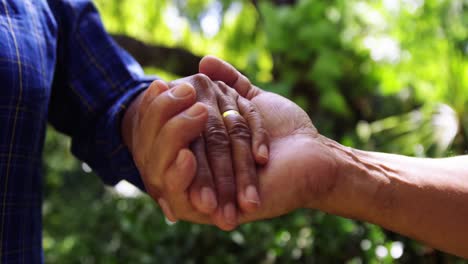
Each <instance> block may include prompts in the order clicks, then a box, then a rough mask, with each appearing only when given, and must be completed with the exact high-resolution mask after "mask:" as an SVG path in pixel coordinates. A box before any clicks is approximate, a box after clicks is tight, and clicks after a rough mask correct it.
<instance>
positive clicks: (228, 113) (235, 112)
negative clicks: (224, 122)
mask: <svg viewBox="0 0 468 264" xmlns="http://www.w3.org/2000/svg"><path fill="white" fill-rule="evenodd" d="M229 115H240V114H239V112H237V111H236V110H228V111H226V112H224V113H223V117H224V118H225V117H228V116H229Z"/></svg>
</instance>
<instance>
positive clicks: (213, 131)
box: [205, 121, 230, 150]
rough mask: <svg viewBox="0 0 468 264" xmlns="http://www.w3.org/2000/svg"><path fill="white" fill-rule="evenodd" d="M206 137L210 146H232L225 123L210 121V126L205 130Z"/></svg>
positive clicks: (224, 147) (226, 147) (225, 147)
mask: <svg viewBox="0 0 468 264" xmlns="http://www.w3.org/2000/svg"><path fill="white" fill-rule="evenodd" d="M205 138H206V141H207V145H208V147H209V148H210V147H214V148H218V149H223V150H224V149H228V148H229V146H230V140H229V135H228V133H227V131H226V129H225V128H224V125H223V124H221V123H219V122H217V121H216V122H208V128H207V129H206V131H205Z"/></svg>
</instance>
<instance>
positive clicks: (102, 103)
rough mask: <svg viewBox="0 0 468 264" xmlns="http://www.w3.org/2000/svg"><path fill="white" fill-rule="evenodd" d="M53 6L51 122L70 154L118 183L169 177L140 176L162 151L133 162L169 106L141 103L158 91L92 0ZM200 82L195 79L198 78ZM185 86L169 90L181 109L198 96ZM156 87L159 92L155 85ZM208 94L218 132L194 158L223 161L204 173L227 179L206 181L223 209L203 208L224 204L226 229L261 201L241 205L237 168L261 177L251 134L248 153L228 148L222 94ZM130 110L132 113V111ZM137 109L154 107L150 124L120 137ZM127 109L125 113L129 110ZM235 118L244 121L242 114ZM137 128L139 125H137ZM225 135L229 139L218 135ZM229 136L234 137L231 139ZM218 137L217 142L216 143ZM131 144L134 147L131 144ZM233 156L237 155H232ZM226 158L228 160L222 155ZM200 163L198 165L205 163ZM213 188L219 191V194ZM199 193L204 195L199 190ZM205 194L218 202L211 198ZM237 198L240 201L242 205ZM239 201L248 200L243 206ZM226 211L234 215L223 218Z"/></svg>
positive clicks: (163, 156) (222, 221) (219, 212)
mask: <svg viewBox="0 0 468 264" xmlns="http://www.w3.org/2000/svg"><path fill="white" fill-rule="evenodd" d="M49 4H50V7H51V10H52V11H53V12H54V14H55V17H56V18H57V24H58V32H57V34H58V35H59V37H58V45H57V65H56V72H55V76H54V82H53V88H52V95H51V101H50V111H49V121H50V122H51V123H52V124H53V125H54V126H55V127H56V128H57V129H58V130H60V131H61V132H64V133H66V134H68V135H70V136H71V137H72V152H73V153H74V154H75V155H76V156H77V157H78V158H79V159H81V160H83V161H86V162H87V163H88V164H89V165H90V166H91V167H92V168H93V169H94V170H95V171H96V172H97V174H98V175H99V176H100V177H101V178H102V179H103V181H104V182H105V183H107V184H116V183H117V182H119V181H120V180H122V179H125V180H128V181H130V182H132V183H133V184H135V185H137V186H139V187H140V188H142V189H144V187H148V186H149V184H148V182H149V181H151V179H152V178H162V177H166V175H157V174H154V173H146V174H145V175H141V174H142V173H141V172H142V171H145V172H148V171H150V169H148V168H150V167H151V163H156V162H155V160H165V159H168V155H167V151H166V150H165V149H162V150H160V151H159V152H157V153H152V155H151V156H150V157H151V160H150V161H149V162H146V163H144V164H143V163H139V164H138V162H136V163H137V164H136V165H137V166H135V164H134V160H135V161H137V160H138V159H135V157H137V156H139V155H138V154H139V153H144V154H146V153H148V152H149V151H143V150H142V148H145V149H146V150H148V148H152V147H153V146H152V144H151V143H152V142H153V139H154V138H155V135H156V133H152V132H155V131H154V129H155V128H156V127H158V126H159V127H161V126H162V125H163V123H164V122H163V121H165V120H163V119H161V118H165V117H167V111H166V110H167V109H165V108H164V107H162V108H161V106H157V105H156V106H155V105H154V104H151V106H155V107H148V108H146V107H139V106H140V105H141V104H140V103H141V101H142V99H141V98H144V97H145V96H144V95H148V94H149V96H146V97H147V99H148V100H147V101H148V102H153V101H154V100H153V99H154V98H155V97H156V96H157V95H154V94H153V95H151V93H148V92H147V91H150V90H151V89H146V88H147V87H149V86H150V84H151V83H152V81H154V80H151V79H149V78H146V77H145V76H144V74H143V70H142V69H141V67H140V66H139V65H138V63H137V62H136V61H135V60H134V59H133V58H132V57H131V56H129V55H128V54H127V53H126V52H125V51H124V50H122V49H121V48H120V47H119V46H118V45H117V44H116V43H115V42H114V41H113V40H112V39H111V37H110V36H109V35H108V34H107V32H106V31H105V30H104V27H103V25H102V23H101V20H100V17H99V14H98V12H97V10H96V9H95V7H94V5H93V4H92V2H91V1H89V0H82V1H49ZM50 56H53V55H50ZM201 76H202V75H196V76H195V77H193V78H192V80H195V81H194V82H195V83H196V84H199V85H193V86H195V88H196V89H205V90H206V93H207V92H209V91H212V90H210V89H207V88H212V87H211V86H208V85H207V82H203V80H204V79H206V80H209V79H208V78H207V77H206V76H204V77H201ZM196 80H198V83H197V82H196ZM204 84H206V85H204ZM203 85H204V86H203ZM166 89H168V88H166ZM183 90H184V89H182V90H178V89H172V90H171V91H183ZM188 90H190V91H189V95H187V98H186V97H184V95H176V94H172V93H170V95H172V97H171V98H172V100H174V101H175V102H178V103H179V104H180V106H181V107H182V106H185V107H188V105H183V102H188V101H184V100H188V99H198V98H196V96H197V95H199V94H201V93H199V90H197V91H196V92H195V91H193V87H191V88H190V89H188ZM152 91H154V89H153V90H152ZM185 91H187V89H185ZM206 93H204V94H206ZM188 97H189V98H188ZM135 98H136V100H135ZM222 98H223V99H226V100H225V101H228V100H233V98H232V97H230V96H224V97H222ZM205 99H206V102H205V103H206V105H208V106H210V107H209V108H208V110H209V115H208V117H209V118H208V121H207V123H210V121H211V124H213V123H215V124H216V128H217V130H216V131H215V130H214V129H212V131H214V132H213V134H212V135H209V134H208V135H207V136H206V137H205V138H206V149H207V150H206V152H205V149H202V150H200V151H199V152H198V153H196V156H197V157H198V156H200V155H201V154H203V155H207V156H208V157H215V158H214V160H213V161H212V162H211V160H209V161H210V165H218V167H216V168H220V169H219V170H214V169H212V170H211V171H210V168H209V167H208V168H207V170H205V171H204V172H206V174H208V172H209V173H210V175H209V177H211V176H212V175H211V174H213V178H214V180H216V179H218V178H219V177H224V178H223V179H222V181H221V180H220V181H214V182H215V183H217V182H221V184H217V185H216V186H209V187H213V188H212V192H211V193H212V194H213V192H214V193H215V194H214V195H211V198H212V197H213V196H215V195H216V194H217V197H215V199H217V200H218V201H219V202H218V205H219V208H217V207H216V201H214V202H211V203H210V204H211V205H212V206H210V208H208V209H209V210H210V212H207V210H205V211H203V210H200V211H202V212H204V213H213V211H214V210H215V209H219V210H217V218H216V219H217V224H218V225H222V224H224V225H223V227H224V228H225V229H232V228H233V227H235V226H236V224H237V209H244V208H247V209H250V210H255V208H256V206H257V204H258V200H257V201H254V202H252V200H250V201H246V199H243V200H242V201H245V203H243V204H242V203H237V201H236V198H237V197H236V194H237V193H236V184H237V182H236V177H237V175H238V174H239V173H237V172H235V171H233V167H235V166H236V165H237V167H241V168H243V169H244V170H248V172H247V173H245V174H248V176H247V177H248V178H249V179H252V181H250V182H251V183H252V184H253V185H255V184H256V183H257V181H256V175H255V161H253V157H252V149H251V146H250V137H249V138H248V139H249V140H243V141H242V142H241V143H242V144H243V145H244V146H247V147H246V148H244V149H243V152H240V153H234V152H231V144H230V139H232V136H233V135H231V134H229V135H228V134H227V131H226V127H225V124H224V122H223V119H222V117H221V116H220V114H219V110H220V109H218V105H223V104H222V103H221V102H218V101H217V99H219V96H218V97H217V95H216V94H214V92H213V91H212V94H211V97H209V98H208V97H207V98H205ZM208 99H209V100H208ZM219 101H221V100H219ZM148 105H149V104H146V106H148ZM129 108H130V111H127V110H128V109H129ZM132 109H136V110H137V111H136V112H137V113H138V112H139V113H147V112H149V113H151V114H147V115H146V117H145V120H144V121H143V122H144V123H146V126H144V127H142V129H139V131H138V133H137V134H135V133H134V134H135V135H132V136H130V137H131V138H132V140H131V141H128V140H124V139H123V138H122V137H123V136H126V135H125V133H127V134H128V133H132V132H131V131H132V130H129V127H127V125H128V123H129V122H127V121H126V120H132V119H133V116H134V113H136V112H135V111H134V110H132ZM147 110H148V111H147ZM156 110H160V111H156ZM127 112H128V115H127V114H126V113H127ZM132 113H133V114H132ZM216 114H217V116H216V117H215V118H213V115H216ZM124 115H125V116H129V118H124V119H123V117H124ZM158 118H159V119H158ZM122 119H123V122H122ZM238 119H240V117H239V118H238ZM238 121H239V120H238ZM244 121H245V120H244ZM255 121H257V124H258V121H261V120H260V119H258V118H257V119H256V120H255ZM122 123H123V127H124V128H126V129H125V130H124V131H123V132H124V133H123V135H122V134H121V128H122ZM133 123H134V122H133V120H132V121H131V122H130V125H133ZM127 128H128V129H127ZM132 128H135V127H134V126H132ZM243 128H247V131H246V130H245V129H244V130H243V133H244V134H248V136H250V130H249V129H248V127H246V126H243ZM239 131H240V130H239ZM220 134H222V135H223V136H224V137H220V136H219V135H220ZM259 134H260V133H257V132H255V131H254V133H253V139H254V140H253V141H255V139H256V138H257V139H258V137H257V136H256V135H259ZM229 136H231V138H230V137H229ZM135 138H136V139H142V138H144V140H140V142H139V144H134V142H133V141H134V140H133V139H135ZM127 139H128V138H127ZM244 139H246V138H244ZM216 140H217V141H216ZM266 140H267V138H266V136H264V137H262V139H260V140H259V141H258V142H261V143H266V144H267V141H266ZM124 141H125V142H124ZM143 141H144V142H143ZM214 141H216V143H218V144H217V145H216V144H214V143H212V142H214ZM233 142H234V141H233ZM258 142H257V143H258ZM125 143H127V144H125ZM241 143H239V141H237V142H235V143H234V144H232V145H233V146H235V147H237V146H239V145H240V144H241ZM128 144H130V145H128ZM135 145H136V147H135ZM128 147H131V149H129V148H128ZM203 147H205V146H203ZM258 149H259V148H258V147H255V146H254V150H253V152H254V154H255V153H256V154H259V151H258ZM129 150H130V151H129ZM198 154H200V155H198ZM216 154H218V155H216ZM231 154H234V157H232V159H231V156H232V155H231ZM264 154H265V153H264ZM266 155H267V153H266ZM140 156H141V155H140ZM256 157H258V155H256ZM221 158H224V159H223V160H222V159H221ZM208 159H209V158H208ZM215 159H216V160H215ZM264 160H265V159H264ZM239 164H240V165H239ZM197 165H200V163H198V164H197ZM233 165H235V166H233ZM199 167H200V166H199ZM237 167H236V168H237ZM245 167H248V168H245ZM213 168H214V167H213ZM221 169H223V170H221ZM249 173H250V174H249ZM202 174H203V173H202ZM201 176H203V175H201ZM205 176H206V175H205ZM200 178H201V177H195V182H199V181H197V179H200ZM206 178H208V177H205V179H206ZM237 178H239V177H237ZM244 178H245V177H244ZM220 186H221V187H222V189H221V187H220ZM202 187H205V186H201V185H198V186H195V188H191V189H195V190H194V191H193V192H197V193H200V191H199V189H201V188H202ZM219 190H221V191H219ZM216 191H218V192H217V193H216ZM242 193H243V192H242ZM170 194H172V193H170ZM205 196H206V195H205ZM208 196H210V195H208ZM197 197H200V195H198V196H197ZM153 198H155V199H156V200H158V198H160V197H156V196H153ZM209 198H210V197H209ZM199 200H200V199H198V201H199ZM208 200H211V201H213V199H208ZM194 204H195V205H197V204H200V203H196V202H194ZM237 204H240V205H241V206H240V207H238V206H237ZM213 205H214V206H213ZM225 205H229V206H228V207H229V210H228V213H227V214H226V211H227V210H224V211H223V209H225V207H226V206H225ZM242 205H247V206H245V207H243V206H242ZM201 207H203V206H199V207H197V209H200V208H201ZM202 209H203V208H202ZM223 213H224V214H223ZM226 215H227V216H229V217H226ZM186 219H188V218H186ZM225 222H229V223H225Z"/></svg>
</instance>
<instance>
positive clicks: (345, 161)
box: [319, 139, 391, 220]
mask: <svg viewBox="0 0 468 264" xmlns="http://www.w3.org/2000/svg"><path fill="white" fill-rule="evenodd" d="M324 144H325V145H326V146H327V148H328V149H329V151H330V152H331V153H332V154H331V155H332V156H333V158H334V172H335V174H334V175H333V178H334V184H333V188H332V189H331V190H330V193H329V195H328V197H327V199H326V200H324V202H323V203H322V204H321V208H319V209H321V210H323V211H326V212H328V213H333V214H336V215H340V216H344V217H349V218H353V219H359V220H369V219H372V218H373V216H372V215H371V214H372V212H376V211H375V210H372V208H374V207H376V206H377V205H376V204H377V203H378V201H381V200H382V197H384V196H385V197H386V196H387V194H384V193H383V192H382V190H387V188H384V186H386V185H388V182H389V177H388V173H390V171H391V169H389V168H388V167H387V166H386V165H384V164H383V163H382V162H381V161H380V160H379V159H378V157H376V156H374V155H373V153H372V152H366V151H361V150H357V149H353V148H350V147H346V146H343V145H341V144H339V143H337V142H335V141H333V140H330V139H327V140H324ZM387 198H388V197H387ZM380 213H383V212H380Z"/></svg>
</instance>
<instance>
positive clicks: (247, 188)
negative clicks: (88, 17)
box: [122, 57, 336, 230]
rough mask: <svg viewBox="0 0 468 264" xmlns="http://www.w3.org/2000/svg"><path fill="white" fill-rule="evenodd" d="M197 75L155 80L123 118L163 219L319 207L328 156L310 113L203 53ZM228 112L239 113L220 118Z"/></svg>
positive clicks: (230, 217)
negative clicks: (257, 85) (167, 80)
mask: <svg viewBox="0 0 468 264" xmlns="http://www.w3.org/2000/svg"><path fill="white" fill-rule="evenodd" d="M200 72H201V73H203V74H196V75H194V76H191V77H187V78H184V79H180V80H177V81H174V82H171V83H169V84H167V83H164V82H162V81H155V82H154V83H153V84H152V85H151V86H150V87H149V88H148V89H147V90H146V91H145V92H144V93H143V94H142V95H140V96H139V97H138V98H137V99H136V100H135V102H134V103H132V105H131V107H130V109H129V110H128V111H127V113H126V114H125V117H124V121H123V126H122V131H123V135H124V141H125V143H126V144H127V146H128V147H129V149H130V151H131V152H132V154H133V157H134V160H135V163H136V165H137V167H138V169H139V171H140V174H141V177H142V179H143V182H144V184H145V187H146V191H147V192H148V194H149V195H150V196H151V197H152V198H153V199H154V200H155V201H157V202H158V203H159V205H160V207H161V208H162V210H163V211H164V214H165V215H166V217H167V218H168V219H169V220H172V221H176V220H179V219H180V220H186V221H190V222H195V223H207V224H214V225H216V226H218V227H219V228H221V229H223V230H232V229H233V228H235V227H236V226H237V225H238V224H239V223H243V222H249V221H253V220H258V219H265V218H271V217H275V216H278V215H281V214H285V213H288V212H290V211H292V210H294V209H296V208H299V207H314V208H317V209H320V206H321V205H323V204H326V201H325V200H326V198H327V197H328V196H329V195H328V194H329V192H330V191H331V190H333V188H332V187H333V185H334V183H335V177H336V176H335V173H334V170H335V161H334V158H333V157H334V155H333V153H332V150H331V148H330V147H329V146H327V144H330V142H328V141H327V139H326V138H324V137H322V136H320V135H319V134H318V132H317V130H316V129H315V127H314V126H313V124H312V122H311V120H310V119H309V117H308V116H307V114H306V113H305V112H304V111H303V110H302V109H301V108H299V107H298V106H297V105H295V104H294V103H292V102H291V101H289V100H287V99H286V98H283V97H281V96H278V95H275V94H272V93H268V92H264V91H262V90H261V89H259V88H257V87H255V86H253V85H251V83H250V82H249V80H248V79H247V78H246V77H245V76H243V75H241V74H240V73H239V72H238V71H237V70H235V69H234V68H233V67H232V66H231V65H229V64H227V63H225V62H223V61H221V60H219V59H217V58H214V57H205V58H204V59H203V60H202V61H201V63H200ZM231 87H232V88H231ZM228 110H236V111H238V112H239V113H240V115H229V116H227V117H226V118H223V117H222V113H224V112H225V111H228ZM129 124H130V125H129ZM306 164H307V166H306ZM307 168H314V171H313V172H311V171H309V170H307ZM311 190H312V191H311Z"/></svg>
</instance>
